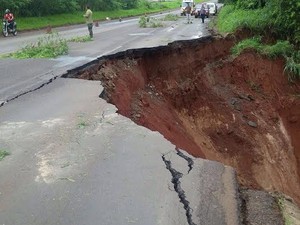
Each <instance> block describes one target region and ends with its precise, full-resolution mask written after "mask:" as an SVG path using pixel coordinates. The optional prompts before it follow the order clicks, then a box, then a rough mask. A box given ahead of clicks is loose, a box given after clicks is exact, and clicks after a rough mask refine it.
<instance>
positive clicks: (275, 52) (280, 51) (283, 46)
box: [231, 36, 294, 58]
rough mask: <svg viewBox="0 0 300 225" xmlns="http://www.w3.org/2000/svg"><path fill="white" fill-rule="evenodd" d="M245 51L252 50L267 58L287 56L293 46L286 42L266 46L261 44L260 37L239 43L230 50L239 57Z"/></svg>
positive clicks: (279, 41)
mask: <svg viewBox="0 0 300 225" xmlns="http://www.w3.org/2000/svg"><path fill="white" fill-rule="evenodd" d="M245 49H254V50H255V51H256V52H258V53H260V54H262V55H266V56H268V57H269V58H276V57H279V56H289V55H291V54H292V52H293V51H294V50H293V46H292V45H291V44H290V43H289V42H288V41H281V40H278V41H277V42H276V44H274V45H266V44H263V43H262V42H261V37H259V36H255V37H252V38H248V39H245V40H243V41H240V42H239V43H238V44H236V45H235V46H234V47H233V48H232V49H231V52H232V53H233V54H234V55H239V54H241V53H242V52H243V51H244V50H245Z"/></svg>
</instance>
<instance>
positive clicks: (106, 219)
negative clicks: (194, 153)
mask: <svg viewBox="0 0 300 225" xmlns="http://www.w3.org/2000/svg"><path fill="white" fill-rule="evenodd" d="M101 91H102V87H101V86H100V83H99V82H92V81H85V80H75V79H58V80H56V81H55V82H52V83H51V84H49V85H47V86H45V87H44V88H41V89H39V90H37V91H35V92H32V93H28V94H27V95H25V96H23V97H21V98H18V99H16V100H14V101H12V102H11V103H9V104H7V105H5V106H4V107H2V108H1V123H0V133H1V137H0V143H1V145H2V146H1V148H4V149H7V150H8V151H9V152H10V153H11V155H10V156H8V157H7V158H5V160H4V161H2V162H1V163H0V176H1V180H0V190H1V195H0V222H1V223H2V224H5V225H10V224H12V225H19V224H20V225H21V224H22V225H24V224H25V225H27V224H28V225H29V224H30V225H35V224H39V225H40V224H43V225H54V224H62V225H68V224H70V225H71V224H72V225H74V224H86V225H90V224H95V222H96V223H97V222H98V223H99V224H132V223H133V224H145V225H147V224H149V225H153V224H162V225H168V224H170V225H171V224H172V225H174V224H178V225H183V224H188V225H190V224H230V225H234V224H238V206H237V201H236V197H237V193H236V183H235V182H236V181H235V173H234V171H233V170H232V169H231V168H228V167H226V166H224V165H222V164H220V163H217V162H210V161H207V160H202V159H195V158H193V157H191V156H189V155H188V154H187V153H185V152H184V151H182V150H180V152H179V150H178V149H177V150H176V147H175V146H173V145H172V144H171V143H170V142H168V141H166V140H165V139H164V138H163V136H162V135H160V134H159V133H157V132H152V131H150V130H148V129H146V128H144V127H140V126H138V125H136V124H134V123H133V122H132V121H130V120H129V119H128V118H125V117H123V116H121V115H119V114H117V113H116V108H115V107H114V106H113V105H110V104H108V103H106V102H105V101H104V100H102V99H100V98H99V97H98V95H99V93H100V92H101ZM12 112H14V113H12ZM191 162H193V163H191ZM99 221H101V222H99Z"/></svg>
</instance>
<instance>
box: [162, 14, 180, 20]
mask: <svg viewBox="0 0 300 225" xmlns="http://www.w3.org/2000/svg"><path fill="white" fill-rule="evenodd" d="M178 19H179V16H178V15H176V14H167V15H166V16H165V17H164V19H163V20H164V21H177V20H178Z"/></svg>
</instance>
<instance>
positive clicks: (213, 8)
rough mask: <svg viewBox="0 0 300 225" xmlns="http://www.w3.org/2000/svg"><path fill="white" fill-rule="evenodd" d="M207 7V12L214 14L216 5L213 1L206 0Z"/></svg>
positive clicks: (216, 8)
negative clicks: (207, 0)
mask: <svg viewBox="0 0 300 225" xmlns="http://www.w3.org/2000/svg"><path fill="white" fill-rule="evenodd" d="M206 5H207V7H208V8H209V14H210V15H216V14H217V12H218V6H217V4H216V3H213V2H207V3H206Z"/></svg>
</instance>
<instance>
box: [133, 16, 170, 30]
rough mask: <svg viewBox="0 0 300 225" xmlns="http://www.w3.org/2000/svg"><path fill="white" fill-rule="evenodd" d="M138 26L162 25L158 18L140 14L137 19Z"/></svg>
mask: <svg viewBox="0 0 300 225" xmlns="http://www.w3.org/2000/svg"><path fill="white" fill-rule="evenodd" d="M139 26H140V27H141V28H147V27H151V28H157V27H163V26H164V25H163V23H162V22H161V20H159V19H156V18H151V17H148V16H141V17H140V19H139Z"/></svg>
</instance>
